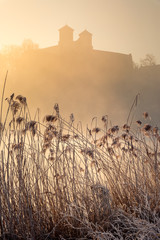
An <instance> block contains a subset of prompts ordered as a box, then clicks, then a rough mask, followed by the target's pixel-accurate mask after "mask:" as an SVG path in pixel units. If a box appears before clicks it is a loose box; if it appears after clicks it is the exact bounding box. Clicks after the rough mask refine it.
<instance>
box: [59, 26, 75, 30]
mask: <svg viewBox="0 0 160 240" xmlns="http://www.w3.org/2000/svg"><path fill="white" fill-rule="evenodd" d="M63 30H67V31H68V30H69V31H74V29H73V28H71V27H69V26H68V25H65V26H63V27H61V28H60V29H59V31H63Z"/></svg>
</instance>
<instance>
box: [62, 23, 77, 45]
mask: <svg viewBox="0 0 160 240" xmlns="http://www.w3.org/2000/svg"><path fill="white" fill-rule="evenodd" d="M73 31H74V30H73V29H72V28H71V27H69V26H68V25H65V26H64V27H62V28H60V29H59V46H61V47H71V46H72V45H73Z"/></svg>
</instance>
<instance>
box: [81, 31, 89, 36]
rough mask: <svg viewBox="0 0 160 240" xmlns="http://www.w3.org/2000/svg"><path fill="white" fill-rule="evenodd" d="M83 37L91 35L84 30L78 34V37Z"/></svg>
mask: <svg viewBox="0 0 160 240" xmlns="http://www.w3.org/2000/svg"><path fill="white" fill-rule="evenodd" d="M83 35H86V36H87V35H88V36H89V35H92V34H91V33H90V32H88V31H87V30H84V31H83V32H81V33H80V34H79V36H83Z"/></svg>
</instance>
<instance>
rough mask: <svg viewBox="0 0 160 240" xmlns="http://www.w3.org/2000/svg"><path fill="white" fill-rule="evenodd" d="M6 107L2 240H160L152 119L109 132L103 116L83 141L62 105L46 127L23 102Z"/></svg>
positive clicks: (0, 163)
mask: <svg viewBox="0 0 160 240" xmlns="http://www.w3.org/2000/svg"><path fill="white" fill-rule="evenodd" d="M7 101H8V110H7V113H6V116H5V117H4V121H3V119H2V116H1V118H0V119H1V123H0V150H1V152H0V236H1V239H35V240H44V239H46V240H47V239H48V240H49V239H95V240H102V239H128V240H129V239H144V240H147V239H155V240H156V239H160V134H159V129H158V128H157V126H155V127H154V126H151V123H150V122H149V123H147V122H146V121H147V117H148V115H147V114H146V113H145V114H144V117H145V119H144V123H143V121H142V120H137V121H135V125H134V124H132V126H131V125H129V124H128V123H126V124H124V125H123V126H118V125H115V126H112V127H110V128H109V127H108V118H107V116H103V117H102V124H103V127H101V128H100V127H98V126H97V125H96V126H94V127H92V129H88V130H87V132H86V134H83V132H82V131H81V130H79V127H75V122H74V116H73V114H71V116H70V121H69V122H67V121H65V120H64V119H63V118H62V117H61V115H60V112H59V106H58V104H56V105H55V106H54V112H53V114H50V115H47V116H45V117H44V121H43V123H41V122H39V120H38V119H39V117H37V119H34V120H32V119H31V118H30V113H29V110H28V106H27V101H26V98H24V97H23V96H21V95H18V96H17V97H16V98H14V96H13V95H12V96H11V97H10V99H7ZM136 124H137V125H136ZM92 125H93V122H92Z"/></svg>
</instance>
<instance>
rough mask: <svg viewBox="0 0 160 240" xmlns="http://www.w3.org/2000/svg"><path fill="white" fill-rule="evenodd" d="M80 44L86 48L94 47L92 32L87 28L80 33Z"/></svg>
mask: <svg viewBox="0 0 160 240" xmlns="http://www.w3.org/2000/svg"><path fill="white" fill-rule="evenodd" d="M78 42H79V45H80V46H81V47H82V48H85V49H92V48H93V47H92V34H91V33H90V32H88V31H87V30H84V31H83V32H81V33H80V34H79V39H78Z"/></svg>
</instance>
